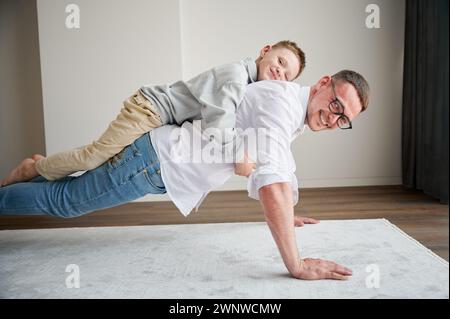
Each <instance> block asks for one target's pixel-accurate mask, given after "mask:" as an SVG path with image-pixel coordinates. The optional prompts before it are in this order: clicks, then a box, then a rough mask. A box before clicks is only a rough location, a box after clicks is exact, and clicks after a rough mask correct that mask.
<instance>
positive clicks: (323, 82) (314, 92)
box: [311, 75, 331, 96]
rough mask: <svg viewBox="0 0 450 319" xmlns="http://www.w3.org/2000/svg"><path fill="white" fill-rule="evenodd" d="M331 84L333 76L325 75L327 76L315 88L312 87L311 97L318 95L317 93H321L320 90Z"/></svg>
mask: <svg viewBox="0 0 450 319" xmlns="http://www.w3.org/2000/svg"><path fill="white" fill-rule="evenodd" d="M330 82H331V76H329V75H325V76H323V77H321V78H320V80H319V81H317V83H316V84H314V86H313V87H312V90H311V96H314V95H316V93H317V91H319V89H320V88H321V87H323V86H327V85H328V83H330Z"/></svg>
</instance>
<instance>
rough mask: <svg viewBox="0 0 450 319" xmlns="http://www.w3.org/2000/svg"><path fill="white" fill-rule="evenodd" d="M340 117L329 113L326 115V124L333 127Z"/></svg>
mask: <svg viewBox="0 0 450 319" xmlns="http://www.w3.org/2000/svg"><path fill="white" fill-rule="evenodd" d="M339 117H340V115H337V114H334V113H331V112H330V114H329V115H328V123H329V124H330V126H333V125H334V124H335V123H336V122H337V121H338V119H339Z"/></svg>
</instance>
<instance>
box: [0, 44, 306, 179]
mask: <svg viewBox="0 0 450 319" xmlns="http://www.w3.org/2000/svg"><path fill="white" fill-rule="evenodd" d="M304 67H305V55H304V53H303V51H302V50H301V49H300V48H299V47H298V46H297V44H296V43H295V42H291V41H280V42H278V43H276V44H274V45H273V46H271V45H266V46H265V47H264V48H262V49H261V52H260V55H259V57H258V58H257V59H256V61H253V60H252V59H251V58H247V59H245V60H242V61H240V62H237V63H230V64H226V65H223V66H219V67H216V68H213V69H211V70H209V71H206V72H204V73H201V74H200V75H198V76H196V77H194V78H193V79H191V80H189V81H186V82H185V81H178V82H175V83H173V84H170V85H158V86H143V87H141V88H140V89H139V90H138V91H137V92H136V93H135V94H133V95H132V96H131V97H129V98H128V99H127V100H125V101H124V108H123V109H121V112H120V114H119V115H118V116H117V118H116V119H115V120H114V121H113V122H111V124H110V125H109V127H108V129H107V130H106V131H105V132H104V133H103V135H102V136H101V137H100V138H99V139H98V140H97V141H94V142H93V143H92V144H89V145H85V146H82V147H79V148H76V149H73V150H70V151H66V152H61V153H57V154H55V155H52V156H49V157H47V158H45V157H43V156H41V155H37V154H36V155H33V157H32V158H27V159H25V160H24V161H22V163H20V164H19V166H17V167H16V168H15V169H13V170H12V171H11V172H10V174H9V175H8V176H7V177H6V178H5V179H4V180H3V181H2V184H1V186H6V185H9V184H12V183H17V182H23V181H28V180H30V179H32V178H34V177H36V176H38V175H41V176H43V177H45V178H46V179H47V180H56V179H59V178H62V177H64V176H67V175H70V174H72V173H74V172H77V171H85V170H91V169H94V168H96V167H98V166H100V165H101V164H103V163H104V162H105V161H107V160H108V159H109V158H111V157H113V156H114V155H116V154H117V153H119V152H120V151H121V150H122V149H123V148H124V147H125V146H127V145H130V144H131V143H133V142H134V141H135V140H136V139H137V138H138V137H140V136H141V135H142V134H144V133H147V132H149V131H151V130H152V129H154V128H156V127H159V126H162V125H165V124H175V123H176V124H179V125H181V124H182V123H183V122H184V121H193V120H199V119H201V124H202V129H203V130H204V129H207V128H219V129H226V128H233V127H234V126H235V111H236V107H237V106H238V105H239V104H240V102H241V100H242V98H243V96H244V93H245V87H246V85H248V84H249V83H251V82H255V81H261V80H281V81H293V80H295V79H296V78H297V77H298V76H299V75H300V74H301V72H302V71H303V69H304ZM232 139H233V136H232V135H229V136H226V135H225V136H223V139H222V141H221V142H222V144H227V143H229V142H230V141H232ZM245 161H246V158H244V162H245Z"/></svg>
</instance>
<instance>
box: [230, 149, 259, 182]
mask: <svg viewBox="0 0 450 319" xmlns="http://www.w3.org/2000/svg"><path fill="white" fill-rule="evenodd" d="M255 168H256V163H254V162H253V161H251V160H250V158H249V157H248V155H247V152H245V154H244V158H243V159H242V161H239V162H238V163H235V164H234V173H235V174H236V175H239V176H245V177H249V176H250V174H251V173H252V172H253V170H254V169H255Z"/></svg>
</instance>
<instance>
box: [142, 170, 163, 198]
mask: <svg viewBox="0 0 450 319" xmlns="http://www.w3.org/2000/svg"><path fill="white" fill-rule="evenodd" d="M145 177H146V178H147V181H148V182H149V183H150V185H151V186H152V187H153V188H154V189H155V191H158V193H160V194H163V193H165V192H166V187H165V186H164V182H163V180H162V176H161V170H160V168H159V166H158V167H148V168H147V169H146V170H145Z"/></svg>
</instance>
